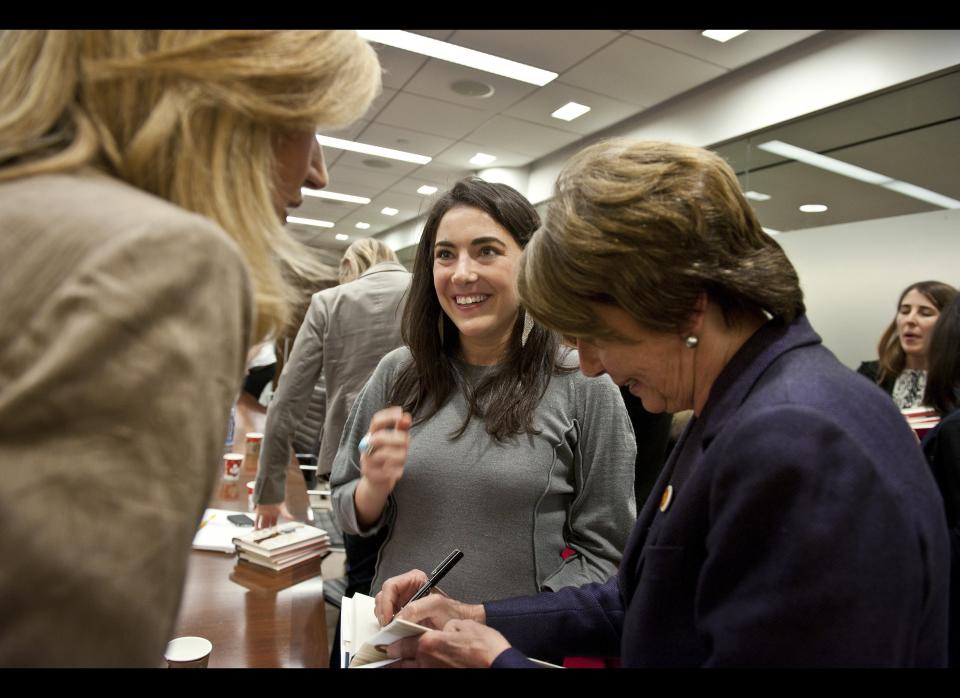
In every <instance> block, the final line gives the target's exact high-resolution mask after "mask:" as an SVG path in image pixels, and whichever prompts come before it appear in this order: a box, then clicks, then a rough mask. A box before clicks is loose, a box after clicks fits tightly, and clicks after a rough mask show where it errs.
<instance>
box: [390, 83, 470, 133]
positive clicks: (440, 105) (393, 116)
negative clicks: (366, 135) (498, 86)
mask: <svg viewBox="0 0 960 698" xmlns="http://www.w3.org/2000/svg"><path fill="white" fill-rule="evenodd" d="M488 118H489V115H488V114H487V112H484V111H479V110H477V109H468V108H466V107H462V106H459V105H457V104H450V103H449V102H441V101H439V100H436V99H429V98H427V97H421V96H419V95H412V94H408V93H406V92H402V93H400V94H399V95H397V96H396V97H394V99H393V101H392V102H390V104H388V105H387V107H386V108H385V109H384V110H383V111H382V112H380V114H378V115H377V123H381V124H387V125H389V126H397V127H399V128H406V129H409V130H411V131H419V132H421V133H429V134H433V135H436V136H441V137H443V138H453V139H457V138H463V137H464V136H465V135H467V134H468V133H470V132H471V131H473V130H474V129H475V128H477V127H478V126H479V125H480V124H482V123H483V122H484V121H486V120H487V119H488Z"/></svg>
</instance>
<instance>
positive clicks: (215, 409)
mask: <svg viewBox="0 0 960 698" xmlns="http://www.w3.org/2000/svg"><path fill="white" fill-rule="evenodd" d="M0 318H2V319H0V560H2V563H0V628H2V630H0V665H2V666H38V665H39V666H159V665H161V664H162V663H163V649H164V647H165V645H166V643H167V641H168V640H170V639H171V637H170V636H171V633H172V632H173V624H174V621H175V618H176V613H177V609H178V605H179V603H180V596H181V591H182V586H183V581H184V574H185V569H186V563H187V557H188V555H189V552H190V543H191V539H192V537H193V534H194V531H195V529H196V526H197V523H198V521H199V519H200V516H201V515H202V513H203V510H204V506H205V504H206V502H207V501H208V499H209V496H210V494H211V491H212V487H213V484H214V482H215V478H216V477H217V475H218V472H219V467H220V465H219V463H220V459H221V454H222V449H223V441H224V436H225V433H226V428H227V420H228V414H229V410H230V405H231V402H232V400H233V398H234V396H235V395H236V393H237V391H238V389H239V386H240V382H241V380H242V376H243V370H244V353H245V349H246V346H247V344H248V338H249V333H250V331H251V321H252V296H251V285H250V280H249V277H248V272H247V269H246V265H245V263H244V261H243V259H242V258H241V256H240V252H239V250H238V248H237V247H236V245H235V244H234V243H233V242H232V241H231V240H230V239H229V238H228V237H227V235H226V234H225V233H224V232H223V231H222V230H221V229H220V228H219V227H217V226H216V225H215V224H214V223H212V222H211V221H209V220H208V219H206V218H203V217H201V216H197V215H194V214H192V213H188V212H186V211H184V210H182V209H180V208H178V207H176V206H174V205H172V204H170V203H169V202H166V201H163V200H161V199H158V198H156V197H153V196H151V195H149V194H146V193H144V192H142V191H140V190H137V189H134V188H131V187H130V186H128V185H126V184H124V183H121V182H118V181H116V180H113V179H111V178H109V177H106V176H104V175H102V174H96V173H93V172H85V173H82V174H77V175H43V176H36V177H29V178H25V179H20V180H16V181H13V182H8V183H2V184H0Z"/></svg>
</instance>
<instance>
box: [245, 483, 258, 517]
mask: <svg viewBox="0 0 960 698" xmlns="http://www.w3.org/2000/svg"><path fill="white" fill-rule="evenodd" d="M256 488H257V481H256V480H251V481H250V482H248V483H247V507H248V509H249V510H250V511H253V510H254V509H256V508H257V507H256V505H255V504H254V503H253V491H254V490H255V489H256Z"/></svg>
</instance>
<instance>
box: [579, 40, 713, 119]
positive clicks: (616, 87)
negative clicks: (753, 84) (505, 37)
mask: <svg viewBox="0 0 960 698" xmlns="http://www.w3.org/2000/svg"><path fill="white" fill-rule="evenodd" d="M725 72H727V71H726V69H724V68H719V67H717V66H715V65H713V64H711V63H707V62H705V61H702V60H700V59H697V58H691V57H690V56H687V55H685V54H682V53H677V52H676V51H672V50H670V49H667V48H663V47H662V46H657V45H655V44H651V43H650V42H648V41H644V40H642V39H637V38H634V37H633V36H622V37H621V38H619V39H617V40H616V41H615V42H613V43H612V44H610V45H609V46H607V47H606V48H604V49H602V50H601V51H600V52H598V53H596V54H594V55H593V56H591V57H590V58H588V59H587V60H586V61H584V62H582V63H580V64H579V65H577V66H576V67H575V68H573V69H572V70H569V71H567V72H566V73H564V74H563V75H562V76H561V78H562V81H563V82H564V83H566V84H568V85H574V86H575V87H580V88H583V89H585V90H591V91H593V92H599V93H601V94H604V95H606V96H608V97H613V98H614V99H618V100H620V101H623V102H629V103H631V104H638V105H642V106H647V107H649V106H653V105H654V104H658V103H660V102H662V101H664V100H666V99H669V98H670V97H673V96H674V95H678V94H680V93H681V92H685V91H687V90H689V89H690V88H692V87H696V86H697V85H700V84H702V83H704V82H707V81H708V80H712V79H714V78H717V77H720V76H721V75H723V74H724V73H725Z"/></svg>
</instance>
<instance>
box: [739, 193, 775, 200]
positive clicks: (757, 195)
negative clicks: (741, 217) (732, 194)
mask: <svg viewBox="0 0 960 698" xmlns="http://www.w3.org/2000/svg"><path fill="white" fill-rule="evenodd" d="M743 195H744V196H745V197H747V198H748V199H750V200H751V201H769V200H770V199H771V198H772V197H771V196H770V195H769V194H764V193H763V192H760V191H748V192H744V194H743Z"/></svg>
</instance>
